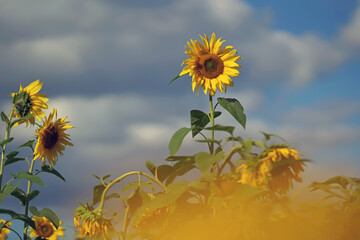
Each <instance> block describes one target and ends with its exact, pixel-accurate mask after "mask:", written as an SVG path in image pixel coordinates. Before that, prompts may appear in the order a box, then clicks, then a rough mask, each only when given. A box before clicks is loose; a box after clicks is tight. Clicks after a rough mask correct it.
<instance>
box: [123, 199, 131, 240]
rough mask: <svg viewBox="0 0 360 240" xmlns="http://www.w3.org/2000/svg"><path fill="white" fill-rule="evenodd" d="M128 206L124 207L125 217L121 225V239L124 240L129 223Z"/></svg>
mask: <svg viewBox="0 0 360 240" xmlns="http://www.w3.org/2000/svg"><path fill="white" fill-rule="evenodd" d="M129 210H130V208H129V206H127V207H126V210H125V219H124V225H123V234H124V235H123V238H122V240H125V239H126V231H127V227H128V225H129V223H128V220H129V213H130V211H129Z"/></svg>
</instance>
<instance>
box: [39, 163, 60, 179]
mask: <svg viewBox="0 0 360 240" xmlns="http://www.w3.org/2000/svg"><path fill="white" fill-rule="evenodd" d="M39 172H47V173H50V174H53V175H55V176H57V177H58V178H60V179H61V180H63V181H64V182H66V180H65V178H64V177H63V176H62V175H61V174H60V173H59V172H58V171H56V170H55V169H54V168H53V167H51V166H49V165H44V166H42V167H41V170H40V171H39Z"/></svg>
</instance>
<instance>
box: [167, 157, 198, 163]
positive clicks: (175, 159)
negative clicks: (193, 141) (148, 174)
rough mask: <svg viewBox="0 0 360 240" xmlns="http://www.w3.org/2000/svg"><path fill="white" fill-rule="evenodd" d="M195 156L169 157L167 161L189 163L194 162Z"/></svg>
mask: <svg viewBox="0 0 360 240" xmlns="http://www.w3.org/2000/svg"><path fill="white" fill-rule="evenodd" d="M193 159H194V156H169V157H167V158H166V159H165V161H169V162H176V161H189V160H193Z"/></svg>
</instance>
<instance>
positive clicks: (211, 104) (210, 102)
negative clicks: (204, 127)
mask: <svg viewBox="0 0 360 240" xmlns="http://www.w3.org/2000/svg"><path fill="white" fill-rule="evenodd" d="M209 106H210V124H211V127H214V108H213V100H212V96H211V95H210V94H209ZM210 139H214V130H213V129H211V136H210ZM213 153H214V143H211V144H210V154H211V155H212V154H213Z"/></svg>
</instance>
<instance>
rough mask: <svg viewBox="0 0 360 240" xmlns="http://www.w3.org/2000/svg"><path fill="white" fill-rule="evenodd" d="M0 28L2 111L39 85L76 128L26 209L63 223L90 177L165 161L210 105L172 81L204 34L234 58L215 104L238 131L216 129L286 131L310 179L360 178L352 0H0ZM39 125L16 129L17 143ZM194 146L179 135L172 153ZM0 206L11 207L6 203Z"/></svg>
mask: <svg viewBox="0 0 360 240" xmlns="http://www.w3.org/2000/svg"><path fill="white" fill-rule="evenodd" d="M0 32H1V34H0V52H1V54H0V73H1V80H0V83H1V88H0V102H1V110H4V109H6V110H8V109H9V103H10V101H11V99H10V97H9V94H10V92H16V91H18V89H19V85H20V83H21V84H22V85H23V86H26V85H28V84H29V83H31V82H33V81H35V80H36V79H40V81H41V82H43V83H44V85H43V89H42V90H41V93H44V94H46V95H48V97H49V99H50V101H49V102H48V104H49V106H50V108H53V107H56V108H57V109H58V115H59V116H68V120H70V121H71V124H72V125H73V126H75V128H74V129H70V130H68V132H69V134H70V135H71V139H72V142H73V144H74V147H69V148H67V149H66V151H65V154H64V156H63V157H61V158H60V160H59V162H58V164H57V165H56V166H55V168H56V169H57V170H58V171H59V172H61V173H62V175H63V176H64V177H65V178H66V180H67V181H66V183H64V182H62V181H61V180H59V179H57V178H55V177H53V176H48V175H44V179H45V180H44V181H45V182H46V185H47V187H46V188H45V189H42V188H41V187H39V189H40V190H41V194H40V195H39V196H38V198H37V199H36V201H34V204H35V205H36V206H38V207H39V208H42V207H48V208H52V209H53V210H54V211H55V212H58V213H59V215H60V217H61V218H62V219H63V220H64V226H65V227H67V228H68V229H71V228H72V226H73V224H72V214H73V210H74V209H75V208H76V207H77V206H78V205H79V202H82V203H85V202H86V201H89V202H90V201H91V196H92V187H93V185H95V184H97V183H98V182H97V180H96V179H95V178H94V177H93V176H92V174H93V173H95V174H97V175H99V176H103V175H106V174H111V175H112V176H113V177H116V176H120V175H121V174H123V173H126V172H128V171H131V170H146V168H145V162H146V160H151V161H153V162H155V163H156V164H161V163H163V159H165V158H166V157H167V156H168V154H169V152H168V142H169V140H170V138H171V136H172V134H173V133H174V132H175V131H176V130H177V129H179V128H180V127H189V126H190V120H189V118H190V116H189V112H190V110H192V109H200V110H202V111H205V112H207V111H208V98H207V96H205V95H204V94H202V93H201V92H200V93H199V95H198V96H197V95H196V93H193V92H192V90H191V78H190V77H188V76H184V77H182V78H180V79H178V80H176V81H175V82H173V83H172V84H171V85H168V83H169V81H170V80H171V79H172V78H173V77H175V76H176V75H177V74H178V73H179V72H180V71H181V66H180V65H181V63H182V61H184V60H185V59H186V58H187V55H186V54H185V53H184V51H185V48H184V46H185V45H186V43H187V41H189V40H190V39H194V40H195V39H197V40H200V37H199V34H201V35H203V34H207V35H211V34H212V32H215V33H216V34H217V36H218V37H223V39H224V40H226V42H225V43H224V44H225V45H231V46H234V47H235V48H236V49H237V52H238V54H239V56H241V57H242V58H243V59H242V60H241V61H240V62H239V64H240V65H241V66H242V69H241V70H240V75H239V77H237V78H234V79H233V81H234V87H233V88H228V91H227V93H226V94H218V93H217V94H216V97H230V98H236V99H238V100H239V101H240V102H241V103H242V105H243V106H244V108H245V113H246V114H247V127H246V130H243V129H242V128H241V126H240V125H237V123H236V121H234V120H233V119H232V118H231V117H229V116H227V115H226V114H223V115H222V116H221V117H219V118H218V119H219V123H221V124H223V125H237V128H236V132H235V133H236V134H238V135H241V136H244V137H252V138H253V139H256V140H260V139H261V138H262V135H261V133H260V131H264V132H268V133H274V134H278V135H281V136H282V137H284V138H285V139H286V140H287V141H288V142H289V143H290V144H291V146H293V147H295V148H296V149H298V150H299V151H300V152H301V153H302V154H303V155H304V157H306V158H309V159H312V160H313V163H310V164H309V165H310V166H309V167H308V168H307V170H306V172H305V174H304V181H305V182H310V181H312V180H314V179H317V180H318V181H323V180H325V179H326V178H328V177H331V176H334V175H340V174H344V175H349V176H353V177H359V173H360V159H359V157H358V156H359V155H360V148H359V144H360V104H359V103H360V94H359V90H360V81H359V75H360V67H359V66H360V1H356V0H346V1H342V2H341V4H339V1H337V0H318V1H313V0H302V1H285V0H273V1H260V0H252V1H245V0H222V1H218V0H168V1H164V0H152V1H148V0H139V1H137V0H132V1H119V0H116V1H115V0H103V1H96V0H77V1H72V0H61V1H60V0H57V1H56V0H55V1H44V0H33V1H27V0H13V1H5V0H0ZM50 110H51V109H49V111H48V112H47V113H49V112H50ZM0 128H1V134H3V131H4V126H3V125H0ZM34 131H35V128H27V129H24V128H21V127H19V128H16V129H14V131H13V132H12V135H13V136H14V137H15V139H16V143H19V144H20V143H23V142H26V141H27V140H28V139H29V138H32V137H34ZM14 145H15V143H14ZM15 146H16V145H15ZM199 149H200V148H199V145H197V144H196V143H194V142H193V140H192V139H191V137H188V138H186V139H185V141H184V145H183V148H182V149H180V151H179V154H194V153H196V152H198V151H199ZM27 154H31V153H27ZM39 164H40V163H39ZM21 168H22V166H20V164H19V165H17V166H16V168H15V167H12V168H9V171H14V172H16V171H18V170H19V169H21ZM24 169H26V168H24ZM35 188H36V186H35ZM2 207H14V208H16V207H18V206H17V203H16V204H15V203H14V201H13V199H12V200H7V201H5V202H4V203H3V206H2ZM21 211H22V210H21ZM69 231H70V230H69Z"/></svg>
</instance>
